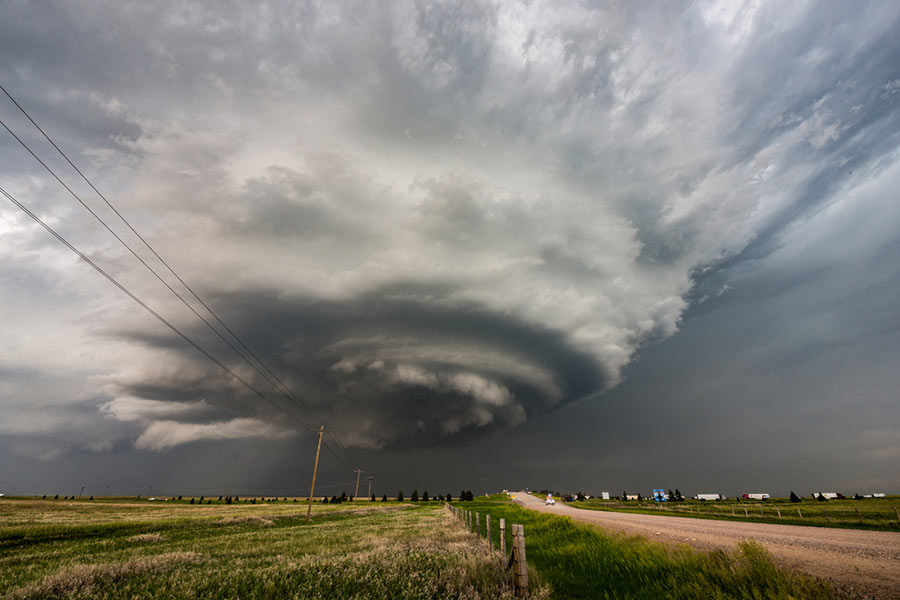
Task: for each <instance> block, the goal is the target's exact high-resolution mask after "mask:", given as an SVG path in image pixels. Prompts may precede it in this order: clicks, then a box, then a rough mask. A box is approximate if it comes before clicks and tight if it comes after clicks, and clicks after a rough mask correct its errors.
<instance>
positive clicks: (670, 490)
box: [667, 488, 675, 502]
mask: <svg viewBox="0 0 900 600" xmlns="http://www.w3.org/2000/svg"><path fill="white" fill-rule="evenodd" d="M667 499H668V501H669V502H675V494H674V493H673V492H672V488H669V494H668V498H667Z"/></svg>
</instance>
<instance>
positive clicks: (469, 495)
mask: <svg viewBox="0 0 900 600" xmlns="http://www.w3.org/2000/svg"><path fill="white" fill-rule="evenodd" d="M474 499H475V494H473V493H472V490H466V501H467V502H471V501H472V500H474Z"/></svg>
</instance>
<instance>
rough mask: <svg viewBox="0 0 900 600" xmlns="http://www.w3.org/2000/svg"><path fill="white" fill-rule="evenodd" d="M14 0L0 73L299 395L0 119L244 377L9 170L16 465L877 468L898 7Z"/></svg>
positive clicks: (243, 482)
mask: <svg viewBox="0 0 900 600" xmlns="http://www.w3.org/2000/svg"><path fill="white" fill-rule="evenodd" d="M0 14H2V18H0V56H2V57H3V60H2V61H0V83H2V85H3V86H4V87H5V88H6V89H7V91H8V92H9V93H10V94H11V95H12V96H13V97H15V98H16V100H17V101H18V102H19V103H20V104H21V105H22V106H23V107H24V108H25V110H27V111H28V112H29V113H30V114H31V116H32V117H33V118H34V119H35V120H36V121H37V122H38V123H39V124H40V125H41V126H42V127H43V128H44V130H45V131H46V132H47V133H48V134H49V135H50V136H51V137H52V138H53V139H54V141H55V142H56V143H57V144H58V145H59V147H60V148H61V149H63V151H65V152H66V153H68V154H69V157H70V158H71V159H72V160H73V161H74V162H75V164H76V165H78V166H79V167H81V169H82V170H83V171H84V173H85V174H86V175H87V176H88V178H90V180H91V181H92V182H93V183H94V184H95V185H96V186H97V187H98V188H99V189H100V191H102V192H103V193H104V195H105V196H106V197H107V198H108V199H109V200H110V201H111V202H112V203H113V204H114V205H115V206H116V208H117V209H119V211H120V212H121V213H122V214H123V215H124V216H125V217H126V218H127V219H129V221H130V222H131V223H132V225H133V226H134V227H135V228H136V229H137V231H138V232H140V233H141V235H143V236H144V237H145V238H146V239H147V241H149V242H150V243H151V244H152V245H153V247H154V248H155V249H156V250H157V251H158V252H159V254H160V255H161V256H162V257H163V258H165V259H166V261H168V263H169V264H170V265H171V266H172V267H173V268H174V269H175V270H176V271H177V272H178V274H179V275H180V276H181V277H182V278H183V279H184V280H185V281H186V282H187V283H188V284H189V285H190V286H191V287H192V288H193V289H194V290H195V291H196V292H197V293H198V294H199V295H200V296H201V297H202V298H203V299H204V301H205V302H206V303H207V304H208V305H209V306H210V307H212V308H213V309H214V310H215V311H216V313H217V315H218V316H219V317H221V319H222V320H223V321H224V322H225V323H227V325H228V327H229V328H230V329H231V330H232V331H234V332H235V333H237V334H238V336H239V337H240V339H241V341H242V342H243V343H245V344H246V345H247V346H248V347H249V348H250V349H252V351H253V353H254V354H255V355H256V356H258V357H259V358H260V359H262V361H263V363H265V365H266V367H267V368H268V369H271V371H272V372H273V373H274V374H275V375H276V376H277V377H278V378H279V379H280V381H282V382H284V384H286V386H287V387H288V388H289V389H290V390H291V391H290V392H289V393H288V394H287V395H283V394H279V393H278V392H277V391H276V390H275V389H273V387H272V385H270V383H269V382H267V380H266V378H265V377H264V376H263V373H265V371H263V370H262V369H261V370H260V371H262V372H258V371H254V370H253V369H252V368H251V367H250V366H248V364H247V363H244V362H242V361H241V360H240V358H238V357H237V356H236V355H235V353H234V352H233V351H232V349H230V348H229V347H228V346H226V345H225V344H224V343H223V342H222V340H221V339H219V338H217V337H216V336H215V335H214V334H213V333H212V332H211V331H210V329H209V328H208V327H207V326H206V325H204V324H203V323H202V322H201V321H199V320H198V319H197V318H196V317H195V316H194V315H193V314H192V313H191V312H190V311H189V310H188V309H187V308H186V307H185V306H184V305H183V304H182V303H181V302H179V300H178V299H177V298H176V297H175V296H174V295H172V294H171V293H170V292H169V290H167V289H166V288H165V287H164V286H163V285H162V284H161V283H160V282H159V281H158V280H157V279H156V278H155V277H154V276H153V275H152V274H151V273H150V272H149V271H147V270H146V269H145V268H144V267H143V266H142V265H141V264H140V263H139V262H138V261H137V260H136V259H135V257H134V256H133V255H132V254H130V252H129V251H128V250H127V249H125V248H124V247H123V246H122V245H121V244H120V243H119V242H118V241H116V239H115V238H114V237H112V236H111V235H110V234H109V233H108V232H107V231H106V230H104V229H103V227H102V226H101V225H100V224H99V223H98V222H97V221H96V220H94V219H93V218H92V217H91V216H90V215H89V214H88V212H87V211H85V210H84V208H82V206H80V205H79V204H78V203H77V202H76V200H75V199H74V198H73V197H72V196H71V195H70V194H69V193H68V192H67V191H66V190H65V189H64V188H63V187H62V186H60V185H59V183H58V182H56V181H55V180H54V179H53V178H52V176H51V175H50V174H49V173H48V172H47V171H46V170H44V169H43V167H41V165H40V164H39V163H38V162H36V161H35V160H34V158H32V157H31V156H30V155H29V154H28V153H27V151H26V150H25V149H23V147H22V146H21V145H19V143H18V142H16V140H15V139H14V138H13V137H12V136H11V135H9V134H8V133H7V132H6V131H5V130H0V186H2V187H3V189H5V190H7V191H8V192H9V193H10V194H12V195H13V196H14V197H16V198H17V199H18V200H19V201H21V202H22V203H24V204H25V205H26V206H28V207H29V208H30V209H31V210H33V211H35V212H36V213H37V214H39V215H40V216H42V217H43V218H44V219H45V220H46V221H47V223H48V224H49V225H50V226H52V227H53V228H55V229H56V230H57V231H58V232H59V233H60V234H61V235H63V236H65V237H66V238H67V239H68V240H69V241H70V242H71V243H72V244H74V245H75V246H77V247H78V248H79V249H80V250H81V251H82V252H84V253H85V254H86V255H88V256H89V257H91V258H92V259H93V260H95V261H96V263H97V264H98V265H99V266H100V267H102V268H103V269H105V270H107V271H108V272H109V274H110V275H112V276H113V277H115V278H116V279H117V280H118V281H119V282H120V283H121V284H122V285H123V286H125V287H127V288H128V289H129V290H131V292H132V293H133V294H135V295H136V296H137V297H139V298H140V299H141V300H142V301H144V302H145V303H146V304H147V305H149V306H150V307H151V308H152V309H153V310H155V311H157V312H158V313H159V314H160V315H162V316H164V317H165V318H166V319H168V320H169V321H170V322H171V323H172V324H173V325H174V326H175V327H177V328H179V329H180V330H181V331H183V332H184V334H185V335H187V336H188V337H189V338H190V339H191V340H193V341H194V342H195V343H197V344H199V345H200V346H202V347H203V348H204V349H205V350H206V351H207V352H208V353H209V354H211V355H213V356H215V357H216V359H217V360H218V361H220V362H221V363H222V364H224V365H227V366H228V368H229V369H230V370H231V374H229V373H226V372H224V371H223V370H222V369H221V368H220V367H219V366H217V365H215V364H214V363H213V362H211V361H210V360H208V359H207V358H206V357H204V356H203V355H202V354H201V353H199V352H198V351H197V350H196V349H195V348H194V347H192V346H190V345H188V344H187V343H186V342H185V341H184V340H183V339H181V338H179V337H178V336H177V335H175V334H174V333H173V332H172V331H171V330H170V329H168V328H166V327H165V326H164V325H163V324H161V323H160V322H159V321H158V320H156V319H155V318H154V317H152V316H151V315H149V314H148V313H147V312H145V311H144V310H143V309H141V308H140V307H139V306H138V305H137V304H135V303H134V302H133V301H132V300H130V299H129V298H128V297H126V296H125V295H124V294H122V292H121V291H120V290H118V289H116V288H115V287H114V286H113V285H111V284H110V282H109V281H107V280H105V279H103V278H102V277H101V276H100V275H98V274H97V273H96V272H95V271H93V270H92V269H91V268H90V267H89V266H88V265H86V264H85V263H84V262H82V261H80V260H79V258H78V257H77V256H75V255H74V254H73V253H71V252H70V251H69V250H68V249H66V248H65V247H64V246H62V245H61V244H60V243H59V242H58V241H57V240H55V239H54V238H52V237H51V236H50V235H49V234H48V233H47V232H46V231H44V230H43V229H41V228H40V227H39V226H38V225H36V224H35V223H34V222H33V221H31V220H30V219H29V218H28V217H27V216H26V215H25V214H24V213H23V212H21V211H20V210H19V209H17V208H16V207H15V206H14V205H13V204H11V203H9V202H8V201H7V199H6V198H0V200H2V203H0V204H2V206H0V311H2V319H0V339H2V343H0V451H2V453H3V460H2V461H0V491H5V492H7V493H45V492H47V493H61V494H66V493H73V492H77V491H78V489H79V488H80V486H82V485H83V486H86V493H88V492H90V493H94V494H101V493H104V492H105V490H106V488H107V486H109V489H110V492H111V493H128V494H134V493H150V492H151V490H150V488H151V487H152V488H153V490H156V492H155V493H195V492H196V493H202V492H206V493H212V492H216V491H218V492H219V493H226V492H228V491H231V492H237V493H243V494H252V493H257V494H275V493H278V494H290V493H296V494H301V493H304V492H305V491H306V490H307V489H308V480H309V476H310V471H311V468H312V458H313V454H314V451H315V437H314V435H313V434H311V433H310V428H313V427H317V426H318V425H319V424H320V423H321V422H325V423H327V424H328V426H329V427H331V428H332V429H333V432H331V433H328V434H326V442H328V443H329V446H328V448H327V450H326V451H325V453H324V457H323V464H322V465H321V468H320V473H321V475H320V479H319V485H320V486H323V487H321V488H320V489H322V490H323V491H326V492H335V491H336V492H338V493H339V492H340V491H341V490H342V489H343V490H346V491H347V492H348V493H350V492H352V491H353V485H352V484H349V483H348V482H351V481H354V480H355V475H354V473H353V472H352V470H353V469H354V468H356V467H359V468H362V469H365V470H366V473H367V474H370V475H371V476H373V477H375V480H374V485H375V490H376V491H377V492H378V493H379V495H380V494H381V493H383V492H387V493H389V494H392V495H393V494H396V491H397V490H398V489H401V488H402V489H404V490H405V491H407V493H408V492H410V491H412V489H413V488H417V489H418V490H419V491H420V492H421V491H422V490H425V489H427V490H429V492H431V493H432V494H434V493H441V494H443V493H447V492H452V493H453V494H454V495H455V494H456V493H458V491H459V489H460V488H467V489H472V490H474V491H476V492H479V493H480V492H483V491H489V490H498V489H502V488H518V487H522V486H526V485H527V486H532V487H538V488H540V487H551V488H558V489H569V490H577V489H582V490H587V491H591V492H594V493H597V492H600V491H604V490H606V491H611V492H614V493H621V491H622V490H623V489H627V490H628V491H630V492H631V491H633V492H637V491H641V492H649V490H650V489H651V488H655V487H665V488H670V487H671V488H675V487H678V488H679V489H681V490H682V491H683V492H685V493H691V494H693V493H698V492H724V493H729V494H735V493H742V492H747V491H766V492H769V493H773V494H780V495H786V494H787V493H788V492H789V491H790V490H795V491H797V492H798V493H803V494H806V493H809V492H810V491H813V490H825V491H842V492H844V493H853V492H856V491H859V492H872V491H886V492H894V493H897V492H900V471H898V469H897V464H900V397H898V390H900V369H898V368H897V365H898V364H900V308H898V307H900V260H898V259H900V198H898V190H900V160H898V158H900V154H898V149H900V38H898V36H897V31H898V30H900V4H898V3H896V2H893V1H890V0H885V1H882V2H877V1H873V2H864V3H848V2H845V1H843V0H833V1H819V2H808V3H785V2H765V1H749V0H748V1H746V2H743V3H741V2H727V1H726V2H715V1H709V2H665V3H650V2H627V3H620V2H610V3H601V2H558V1H554V2H546V3H542V2H474V1H469V2H441V3H428V2H414V3H413V2H410V3H407V2H394V3H382V2H367V1H361V2H340V3H335V2H330V1H329V2H321V3H317V2H312V1H309V2H296V1H291V2H283V3H277V2H272V3H253V4H251V3H248V2H220V1H217V2H209V3H203V2H189V3H184V2H153V3H146V2H123V1H121V0H115V1H109V2H103V1H90V2H87V1H66V2H40V3H33V2H27V1H24V0H0ZM0 119H2V120H3V121H4V122H5V123H6V124H7V125H8V126H9V127H10V128H11V129H12V130H13V131H14V132H15V133H16V134H17V135H18V136H19V137H20V138H21V139H22V140H23V141H24V142H25V143H26V144H28V145H29V146H30V147H31V148H32V149H33V150H34V151H35V152H36V153H37V154H38V155H39V156H40V157H41V158H42V159H43V160H45V161H46V163H47V165H48V166H49V167H50V168H51V169H53V170H54V171H55V172H56V173H57V174H58V175H59V176H60V177H61V178H62V179H64V180H65V181H66V183H67V184H68V185H70V186H71V188H72V189H73V191H75V193H76V194H78V195H79V196H80V197H81V198H82V199H83V200H84V201H85V202H86V203H87V204H88V205H90V206H91V208H92V209H94V210H95V211H96V212H97V213H98V214H99V215H100V216H101V217H102V218H103V219H104V220H106V221H107V222H108V223H109V226H110V227H111V228H113V229H114V230H115V231H116V232H117V233H118V234H119V235H120V236H121V237H122V238H123V239H124V240H125V241H126V242H128V243H129V244H130V245H132V247H133V248H134V250H135V251H136V252H137V253H138V254H139V255H140V256H141V257H142V258H143V259H144V260H145V261H146V262H147V263H148V264H150V265H151V266H153V267H154V268H155V269H157V270H158V272H159V273H160V275H161V276H162V277H163V278H164V279H166V281H167V282H168V283H169V284H170V285H172V286H173V287H175V288H176V289H178V290H179V291H180V292H181V293H183V294H185V296H186V297H187V298H188V300H189V301H190V303H191V305H192V306H193V307H194V308H195V310H197V311H198V312H200V313H201V314H203V315H204V316H205V317H206V318H207V319H208V320H209V321H211V322H213V323H214V324H216V325H218V324H217V323H216V322H215V320H214V318H213V317H211V316H209V314H208V313H206V312H205V310H204V309H203V308H202V306H200V305H199V304H198V303H197V302H196V301H195V300H194V299H193V298H191V297H190V296H189V295H188V294H187V292H185V291H184V288H183V287H181V285H180V284H179V283H178V282H177V281H176V280H175V279H174V277H173V276H172V275H171V274H170V273H168V272H166V271H165V269H164V268H162V267H161V266H160V265H159V262H158V261H157V260H156V259H155V258H154V257H153V256H152V255H151V254H150V252H149V250H148V249H147V248H146V247H143V246H141V244H140V242H139V241H138V240H137V239H136V238H135V236H134V235H133V234H132V233H131V232H130V231H128V230H127V228H126V227H125V226H124V225H123V224H122V223H121V221H119V220H118V219H117V217H116V216H115V215H114V214H113V213H112V212H111V211H110V210H109V208H108V207H107V206H106V205H105V204H104V203H103V201H102V200H101V199H100V198H99V197H98V196H97V195H96V194H94V193H93V191H92V190H91V189H90V188H89V187H88V185H87V184H86V183H85V182H84V181H82V180H80V178H79V177H78V175H77V174H76V173H75V172H74V171H73V170H72V169H71V167H69V166H68V165H67V164H66V163H65V162H64V160H63V159H62V158H61V157H60V156H59V155H58V154H56V153H55V151H54V150H53V148H52V146H50V145H49V144H48V143H47V141H46V140H44V139H43V138H42V137H41V135H40V133H39V132H38V131H37V130H36V129H35V128H34V127H33V126H32V125H31V123H29V122H28V120H27V119H26V118H25V117H24V116H23V115H22V114H21V113H20V112H19V111H18V109H17V108H16V107H15V105H14V104H13V103H12V102H11V101H10V100H9V98H7V97H6V96H3V95H0ZM225 337H228V336H227V334H225ZM232 345H234V346H236V347H240V346H239V344H238V343H237V342H233V344H232ZM238 378H240V379H238ZM269 379H271V377H269ZM242 382H244V383H246V384H247V385H244V383H242ZM251 388H252V389H251ZM254 390H256V391H254ZM257 391H258V392H259V393H257ZM365 476H366V475H365V474H364V475H363V477H365ZM363 482H364V485H363V488H364V487H365V479H364V480H363Z"/></svg>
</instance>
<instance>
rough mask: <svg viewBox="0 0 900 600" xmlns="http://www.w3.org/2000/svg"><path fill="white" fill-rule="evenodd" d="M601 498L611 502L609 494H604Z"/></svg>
mask: <svg viewBox="0 0 900 600" xmlns="http://www.w3.org/2000/svg"><path fill="white" fill-rule="evenodd" d="M601 498H603V499H604V500H609V492H603V493H602V494H601Z"/></svg>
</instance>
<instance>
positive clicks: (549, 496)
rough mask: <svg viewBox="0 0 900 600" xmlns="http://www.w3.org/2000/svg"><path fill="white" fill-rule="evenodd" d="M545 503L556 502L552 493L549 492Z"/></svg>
mask: <svg viewBox="0 0 900 600" xmlns="http://www.w3.org/2000/svg"><path fill="white" fill-rule="evenodd" d="M544 504H546V505H548V506H549V505H551V504H556V500H554V499H553V496H551V495H550V494H547V499H546V500H544Z"/></svg>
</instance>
